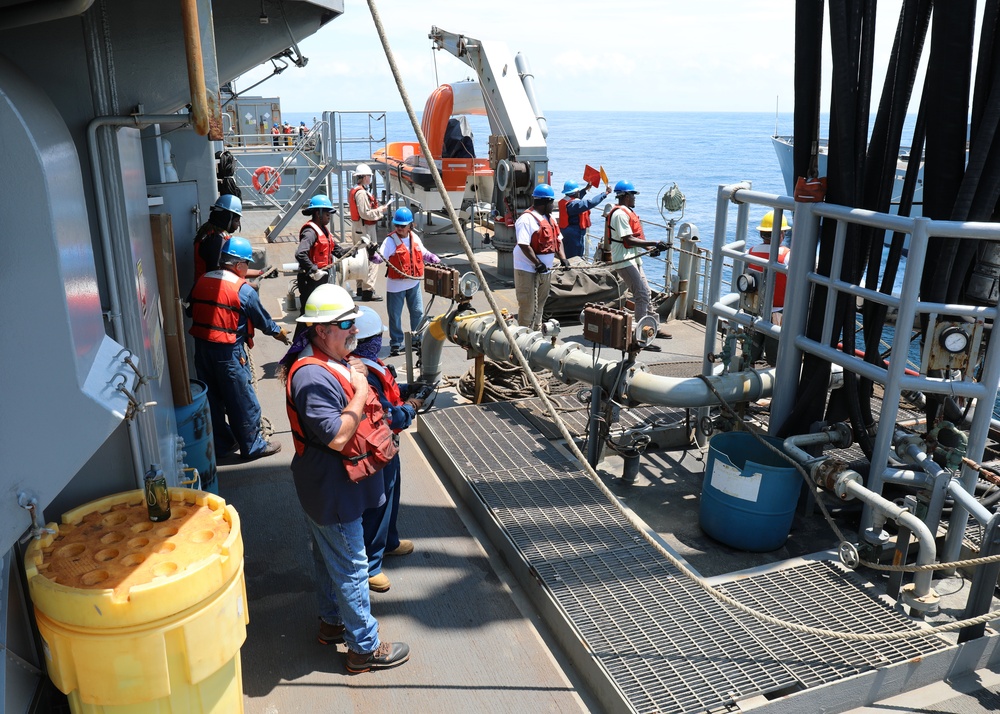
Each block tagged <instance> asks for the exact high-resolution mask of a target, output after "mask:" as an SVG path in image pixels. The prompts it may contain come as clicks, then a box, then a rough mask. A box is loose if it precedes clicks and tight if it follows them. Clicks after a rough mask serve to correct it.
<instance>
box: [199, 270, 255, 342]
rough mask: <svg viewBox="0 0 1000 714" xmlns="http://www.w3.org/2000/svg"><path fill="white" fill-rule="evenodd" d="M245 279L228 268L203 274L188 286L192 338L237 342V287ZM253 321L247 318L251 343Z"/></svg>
mask: <svg viewBox="0 0 1000 714" xmlns="http://www.w3.org/2000/svg"><path fill="white" fill-rule="evenodd" d="M245 282H246V281H245V280H244V279H243V278H241V277H240V276H239V275H237V274H236V273H233V272H230V271H228V270H213V271H211V272H208V273H205V274H204V275H202V276H201V278H199V279H198V282H196V283H195V284H194V288H192V289H191V319H192V321H193V323H194V324H192V325H191V329H190V330H188V332H189V333H191V336H192V337H197V338H199V339H202V340H207V341H209V342H217V343H220V344H228V345H232V344H236V334H237V328H238V327H239V324H240V313H241V312H242V311H243V308H242V307H240V288H241V287H242V286H243V283H245ZM253 332H254V328H253V323H252V322H251V321H250V320H247V342H248V343H249V344H250V345H251V346H253Z"/></svg>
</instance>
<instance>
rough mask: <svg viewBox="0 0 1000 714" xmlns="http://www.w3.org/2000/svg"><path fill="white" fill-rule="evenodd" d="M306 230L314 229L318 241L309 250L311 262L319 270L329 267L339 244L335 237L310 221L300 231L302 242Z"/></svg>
mask: <svg viewBox="0 0 1000 714" xmlns="http://www.w3.org/2000/svg"><path fill="white" fill-rule="evenodd" d="M306 228H312V229H313V230H314V231H316V240H315V241H314V242H313V244H312V247H311V248H309V260H311V261H312V262H313V264H314V265H315V266H316V267H317V268H326V267H328V266H329V265H330V263H331V261H332V258H333V249H334V248H336V247H337V244H336V243H335V242H334V240H333V236H332V235H330V234H329V233H327V232H326V231H325V230H323V229H322V228H320V227H319V226H318V225H316V224H315V223H314V222H313V221H309V222H307V223H306V224H305V225H304V226H302V228H300V229H299V239H300V240H301V238H302V232H303V231H304V230H305V229H306Z"/></svg>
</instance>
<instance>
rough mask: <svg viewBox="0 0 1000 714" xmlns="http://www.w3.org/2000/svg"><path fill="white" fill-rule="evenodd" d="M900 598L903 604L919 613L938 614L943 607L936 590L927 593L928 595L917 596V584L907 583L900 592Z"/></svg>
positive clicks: (932, 589)
mask: <svg viewBox="0 0 1000 714" xmlns="http://www.w3.org/2000/svg"><path fill="white" fill-rule="evenodd" d="M899 597H900V599H901V600H902V601H903V604H904V605H906V606H907V607H911V608H913V609H914V610H916V611H917V612H937V610H938V607H939V606H940V605H941V596H940V595H938V594H937V591H936V590H935V589H934V588H931V589H930V590H928V591H927V594H926V595H919V596H918V595H917V586H916V583H907V584H906V585H904V586H903V587H902V589H901V590H900V592H899Z"/></svg>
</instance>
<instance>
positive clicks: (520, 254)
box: [514, 210, 562, 273]
mask: <svg viewBox="0 0 1000 714" xmlns="http://www.w3.org/2000/svg"><path fill="white" fill-rule="evenodd" d="M549 218H550V219H551V218H552V217H551V216H549ZM553 220H554V219H553ZM539 225H541V223H540V221H539V216H538V214H536V213H535V212H534V211H533V210H528V211H525V212H524V213H522V214H521V217H520V218H518V219H517V221H516V222H515V223H514V235H515V236H516V237H517V245H516V246H514V270H523V271H525V272H528V273H533V272H535V264H534V263H532V262H531V261H530V260H528V257H527V256H526V255H525V254H524V251H523V250H521V248H520V246H522V245H529V246H530V245H531V236H533V235H534V234H535V231H537V230H538V226H539ZM559 242H560V243H562V233H560V234H559ZM556 253H558V250H557V251H556ZM556 253H549V254H548V255H537V254H536V257H537V258H538V259H539V260H540V261H542V262H543V263H544V264H545V267H546V268H551V267H552V264H553V263H554V262H556Z"/></svg>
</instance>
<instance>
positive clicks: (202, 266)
mask: <svg viewBox="0 0 1000 714" xmlns="http://www.w3.org/2000/svg"><path fill="white" fill-rule="evenodd" d="M216 233H218V234H220V235H221V236H222V243H220V244H219V245H220V247H221V245H222V244H224V243H225V242H226V241H227V240H229V233H227V232H226V231H224V230H223V229H221V228H219V227H218V226H215V225H212V224H211V223H206V224H205V225H204V226H202V227H201V228H200V229H199V230H198V233H197V234H196V235H195V237H194V280H195V282H198V278H200V277H201V276H202V275H204V274H205V273H207V272H208V263H206V262H205V259H204V258H203V257H202V255H201V244H202V243H204V242H205V241H206V240H207V239H208V237H209V236H211V235H213V234H216ZM218 268H219V266H218V265H213V266H212V270H218Z"/></svg>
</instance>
